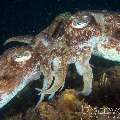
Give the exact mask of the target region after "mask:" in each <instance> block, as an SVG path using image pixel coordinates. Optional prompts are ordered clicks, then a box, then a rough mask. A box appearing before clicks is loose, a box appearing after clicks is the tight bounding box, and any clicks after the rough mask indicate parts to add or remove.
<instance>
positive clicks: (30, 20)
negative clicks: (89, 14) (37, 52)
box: [0, 0, 120, 47]
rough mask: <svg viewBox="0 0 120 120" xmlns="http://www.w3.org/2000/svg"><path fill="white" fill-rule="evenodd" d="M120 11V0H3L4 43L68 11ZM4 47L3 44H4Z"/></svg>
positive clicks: (1, 24)
mask: <svg viewBox="0 0 120 120" xmlns="http://www.w3.org/2000/svg"><path fill="white" fill-rule="evenodd" d="M77 10H112V11H120V1H119V0H1V1H0V45H1V44H2V43H3V42H4V41H5V40H6V39H8V38H9V37H12V36H15V35H25V34H37V33H38V32H40V31H41V30H42V29H43V28H45V27H46V26H47V25H49V24H50V22H51V21H52V20H53V18H54V17H55V16H56V15H58V14H60V13H63V12H65V11H70V12H73V11H77ZM0 47H2V45H1V46H0Z"/></svg>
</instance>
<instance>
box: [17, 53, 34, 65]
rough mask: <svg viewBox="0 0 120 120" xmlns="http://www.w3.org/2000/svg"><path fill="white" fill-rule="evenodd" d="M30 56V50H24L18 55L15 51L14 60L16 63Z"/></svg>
mask: <svg viewBox="0 0 120 120" xmlns="http://www.w3.org/2000/svg"><path fill="white" fill-rule="evenodd" d="M31 57H32V55H31V52H30V51H25V52H24V53H22V55H18V54H17V53H15V61H16V62H18V63H19V62H25V61H27V60H29V59H30V58H31Z"/></svg>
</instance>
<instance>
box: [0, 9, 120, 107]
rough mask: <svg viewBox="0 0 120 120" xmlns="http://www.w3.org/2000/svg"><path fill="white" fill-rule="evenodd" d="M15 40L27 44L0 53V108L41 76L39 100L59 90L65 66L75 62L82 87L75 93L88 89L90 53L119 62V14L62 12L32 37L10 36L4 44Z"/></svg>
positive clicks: (64, 76)
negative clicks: (42, 76) (41, 83)
mask: <svg viewBox="0 0 120 120" xmlns="http://www.w3.org/2000/svg"><path fill="white" fill-rule="evenodd" d="M13 41H17V42H23V43H26V44H27V47H15V48H10V49H8V50H6V51H5V52H4V53H3V54H2V55H1V56H0V108H2V107H3V106H5V105H6V104H7V103H8V102H9V101H10V100H11V99H12V98H13V97H14V96H15V95H17V93H18V92H20V91H21V90H22V89H23V88H24V87H25V86H26V85H27V84H28V83H30V82H31V81H33V80H36V79H39V78H40V75H41V74H43V75H44V79H43V87H42V88H41V89H39V88H36V89H37V90H38V91H39V95H40V100H39V102H38V103H40V102H42V101H43V100H44V96H46V95H49V99H50V98H52V97H53V96H54V95H55V93H56V92H57V91H60V90H62V89H63V87H64V84H65V78H66V74H67V71H68V66H69V65H70V64H72V63H74V64H75V67H76V70H77V72H78V74H79V75H80V76H83V82H84V86H83V89H82V91H79V94H82V95H84V96H88V95H90V93H91V92H92V84H93V72H92V68H91V65H90V63H89V61H90V58H91V55H95V56H99V57H101V58H104V59H108V60H111V61H117V62H120V14H118V13H112V12H103V11H101V12H89V11H86V12H85V11H81V12H76V13H74V14H71V13H65V14H61V15H59V16H58V17H56V18H55V19H54V20H53V22H52V23H51V24H50V25H49V26H48V27H47V28H45V29H44V30H43V31H41V32H40V33H39V34H37V35H36V36H17V37H12V38H10V39H8V40H6V42H5V43H4V45H6V44H8V43H10V42H13Z"/></svg>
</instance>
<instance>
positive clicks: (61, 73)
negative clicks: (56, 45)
mask: <svg viewBox="0 0 120 120" xmlns="http://www.w3.org/2000/svg"><path fill="white" fill-rule="evenodd" d="M66 73H67V64H66V63H65V62H64V60H63V59H62V58H60V57H57V58H54V59H53V71H52V72H51V74H50V76H51V77H52V79H53V80H54V82H53V84H52V85H51V87H50V88H47V89H46V88H44V87H43V88H42V89H41V90H40V94H41V95H42V97H43V96H45V95H50V96H49V99H50V98H52V97H53V96H54V94H55V92H57V91H58V90H59V89H60V88H61V87H62V88H63V86H64V83H65V82H64V81H65V77H66ZM53 80H48V84H49V82H50V84H51V81H53ZM41 99H42V98H40V101H41ZM40 101H39V102H40Z"/></svg>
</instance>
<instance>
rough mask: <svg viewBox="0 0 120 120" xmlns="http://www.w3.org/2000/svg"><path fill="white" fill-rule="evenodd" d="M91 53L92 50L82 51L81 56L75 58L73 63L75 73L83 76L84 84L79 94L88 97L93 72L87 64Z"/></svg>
mask: <svg viewBox="0 0 120 120" xmlns="http://www.w3.org/2000/svg"><path fill="white" fill-rule="evenodd" d="M91 53H92V49H90V48H89V49H86V50H85V51H82V53H81V56H77V58H76V59H77V61H76V62H75V66H76V70H77V73H78V74H79V75H81V76H83V83H84V86H83V90H82V91H80V92H79V93H80V94H83V95H85V96H87V95H89V94H90V93H91V92H92V80H93V72H92V68H91V65H90V63H89V61H90V58H91Z"/></svg>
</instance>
